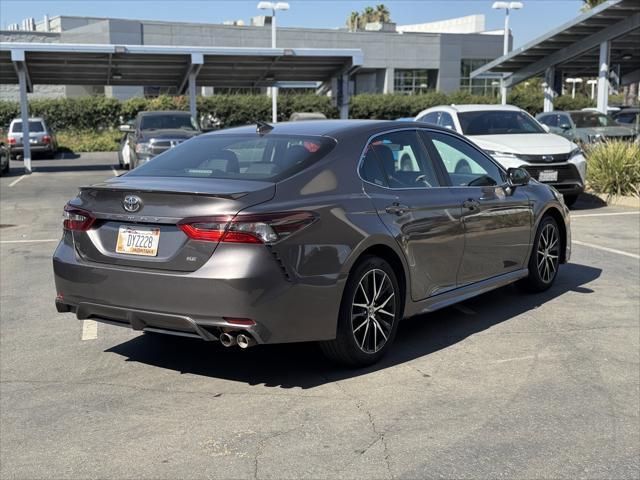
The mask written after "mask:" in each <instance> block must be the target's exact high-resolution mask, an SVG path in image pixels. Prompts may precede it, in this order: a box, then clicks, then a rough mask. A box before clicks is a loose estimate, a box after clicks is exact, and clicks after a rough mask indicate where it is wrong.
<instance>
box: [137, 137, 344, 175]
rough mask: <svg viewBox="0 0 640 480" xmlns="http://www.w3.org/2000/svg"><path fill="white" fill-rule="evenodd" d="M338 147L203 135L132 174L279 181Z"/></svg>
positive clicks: (303, 140) (319, 141)
mask: <svg viewBox="0 0 640 480" xmlns="http://www.w3.org/2000/svg"><path fill="white" fill-rule="evenodd" d="M334 146H335V141H334V140H332V139H330V138H326V137H304V136H292V135H265V136H263V137H260V136H258V135H257V134H255V135H252V134H248V135H203V136H200V137H196V138H193V139H191V140H188V141H186V142H184V143H182V144H180V145H178V146H177V147H175V148H172V149H170V150H167V151H166V152H164V153H162V154H160V155H158V156H157V157H155V158H154V159H153V160H151V161H150V162H149V163H146V164H144V165H142V166H140V167H138V168H136V169H135V170H133V171H131V172H130V173H129V175H133V176H145V177H199V178H202V177H205V178H230V179H242V180H271V181H278V180H282V179H283V178H287V177H289V176H291V175H293V174H294V173H297V172H299V171H300V170H302V169H304V168H306V167H308V166H309V165H311V164H313V163H315V162H316V161H318V160H319V159H321V158H322V157H324V156H325V155H326V154H327V153H329V152H330V151H331V150H332V149H333V147H334Z"/></svg>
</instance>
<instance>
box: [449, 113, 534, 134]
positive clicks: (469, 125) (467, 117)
mask: <svg viewBox="0 0 640 480" xmlns="http://www.w3.org/2000/svg"><path fill="white" fill-rule="evenodd" d="M458 120H459V121H460V126H461V127H462V133H464V134H465V135H509V134H521V133H546V132H545V130H543V129H542V127H541V126H540V125H539V124H538V122H536V121H535V120H534V119H533V117H531V116H529V114H527V113H524V112H518V111H513V110H484V111H473V112H463V113H458Z"/></svg>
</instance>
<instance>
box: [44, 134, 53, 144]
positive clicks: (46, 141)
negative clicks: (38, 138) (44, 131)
mask: <svg viewBox="0 0 640 480" xmlns="http://www.w3.org/2000/svg"><path fill="white" fill-rule="evenodd" d="M42 141H43V142H44V143H51V137H50V136H49V135H44V136H43V137H42Z"/></svg>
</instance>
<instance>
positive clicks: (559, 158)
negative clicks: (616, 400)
mask: <svg viewBox="0 0 640 480" xmlns="http://www.w3.org/2000/svg"><path fill="white" fill-rule="evenodd" d="M416 120H418V121H422V122H426V123H431V124H434V125H440V126H442V127H444V128H448V129H450V130H453V131H456V132H458V133H461V134H464V135H465V136H466V137H467V138H469V139H470V140H472V141H473V142H474V143H475V144H476V145H478V146H479V147H480V148H482V149H483V150H484V151H485V152H487V153H488V154H489V155H491V156H492V157H493V158H494V159H495V160H496V161H498V162H499V163H500V165H502V166H503V167H504V168H509V167H522V168H524V169H526V170H527V171H528V172H529V174H530V175H531V176H532V177H533V178H535V179H536V180H538V181H539V182H542V183H547V184H549V185H552V186H553V187H555V188H556V189H557V190H558V191H560V193H562V194H563V195H564V200H565V203H566V204H567V205H569V206H571V205H573V204H574V203H575V202H576V200H577V199H578V196H579V195H580V193H582V192H583V191H584V185H585V178H586V173H587V162H586V160H585V158H584V155H583V153H582V150H581V149H580V147H579V146H578V145H576V144H575V143H573V142H571V141H568V140H566V139H564V138H562V137H561V136H558V135H553V134H550V133H549V132H547V130H546V129H544V128H543V126H542V125H540V124H539V123H538V122H536V121H535V119H534V118H533V117H532V116H531V115H529V114H528V113H527V112H526V111H524V110H522V109H520V108H518V107H514V106H511V105H450V106H444V105H443V106H439V107H433V108H428V109H426V110H424V111H422V112H420V113H419V114H418V115H417V116H416ZM456 168H460V169H466V168H467V167H466V166H465V165H464V162H463V163H460V164H459V165H457V166H456Z"/></svg>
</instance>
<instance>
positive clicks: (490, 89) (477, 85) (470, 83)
mask: <svg viewBox="0 0 640 480" xmlns="http://www.w3.org/2000/svg"><path fill="white" fill-rule="evenodd" d="M492 60H494V59H493V58H473V59H471V58H463V59H462V60H461V61H460V90H462V91H465V92H470V93H471V94H473V95H486V96H489V97H497V96H498V95H499V94H500V77H499V76H496V77H495V78H475V79H473V80H472V79H471V72H473V71H474V70H476V69H477V68H480V67H481V66H483V65H485V64H487V63H489V62H491V61H492Z"/></svg>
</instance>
